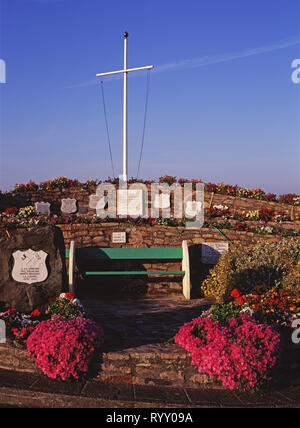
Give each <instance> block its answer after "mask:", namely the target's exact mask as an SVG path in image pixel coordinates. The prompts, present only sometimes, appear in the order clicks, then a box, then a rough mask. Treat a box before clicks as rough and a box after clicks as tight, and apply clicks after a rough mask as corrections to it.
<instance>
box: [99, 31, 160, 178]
mask: <svg viewBox="0 0 300 428" xmlns="http://www.w3.org/2000/svg"><path fill="white" fill-rule="evenodd" d="M127 38H128V33H126V32H125V33H124V69H123V70H118V71H110V72H107V73H99V74H97V75H96V76H97V77H102V76H108V75H111V74H120V73H124V88H123V181H127V178H128V156H127V136H128V132H127V73H129V72H130V71H139V70H149V69H151V68H153V67H154V66H153V65H148V66H146V67H138V68H127Z"/></svg>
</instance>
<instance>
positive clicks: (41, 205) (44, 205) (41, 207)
mask: <svg viewBox="0 0 300 428" xmlns="http://www.w3.org/2000/svg"><path fill="white" fill-rule="evenodd" d="M35 209H36V213H37V214H50V203H49V202H36V203H35Z"/></svg>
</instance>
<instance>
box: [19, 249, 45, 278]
mask: <svg viewBox="0 0 300 428" xmlns="http://www.w3.org/2000/svg"><path fill="white" fill-rule="evenodd" d="M47 256H48V254H47V253H45V251H33V250H31V249H29V250H27V251H19V250H18V251H15V252H14V253H13V258H14V267H13V270H12V277H13V279H14V280H15V281H16V282H20V283H25V284H34V283H37V282H43V281H45V280H46V279H47V278H48V269H47V266H46V258H47Z"/></svg>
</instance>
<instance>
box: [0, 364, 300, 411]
mask: <svg viewBox="0 0 300 428" xmlns="http://www.w3.org/2000/svg"><path fill="white" fill-rule="evenodd" d="M0 406H1V407H43V408H44V407H50V408H55V407H65V408H67V407H71V408H78V407H79V408H85V407H90V408H93V407H97V408H159V409H163V408H177V409H178V408H181V409H188V408H206V407H213V408H223V407H233V408H237V407H242V408H243V407H269V408H270V407H271V408H278V407H291V408H294V407H297V408H298V407H300V386H297V387H290V388H286V389H284V390H277V391H266V392H262V393H259V394H248V393H236V392H234V393H233V392H230V391H224V390H199V389H191V388H172V387H163V386H143V385H131V384H114V383H105V382H99V381H97V380H86V381H80V382H71V381H70V382H61V381H56V380H51V379H48V378H47V377H45V376H43V375H35V374H31V373H21V372H13V371H7V370H0Z"/></svg>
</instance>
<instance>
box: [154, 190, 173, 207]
mask: <svg viewBox="0 0 300 428" xmlns="http://www.w3.org/2000/svg"><path fill="white" fill-rule="evenodd" d="M170 206H171V201H170V195H169V194H168V193H161V194H159V195H155V199H154V208H156V209H159V208H161V209H166V208H170Z"/></svg>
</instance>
